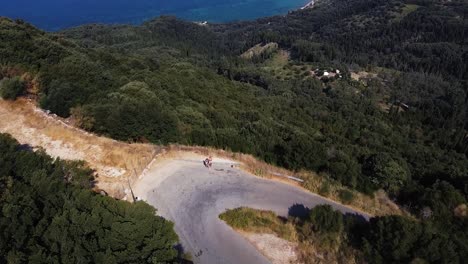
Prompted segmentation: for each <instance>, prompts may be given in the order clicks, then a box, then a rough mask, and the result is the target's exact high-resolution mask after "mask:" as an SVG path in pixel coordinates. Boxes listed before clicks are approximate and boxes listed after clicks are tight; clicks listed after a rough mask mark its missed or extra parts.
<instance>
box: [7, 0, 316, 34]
mask: <svg viewBox="0 0 468 264" xmlns="http://www.w3.org/2000/svg"><path fill="white" fill-rule="evenodd" d="M307 2H309V0H0V16H6V17H10V18H21V19H23V20H26V21H28V22H30V23H32V24H34V25H35V26H37V27H39V28H42V29H44V30H49V31H55V30H60V29H63V28H67V27H73V26H78V25H81V24H87V23H132V24H139V23H141V22H143V21H145V20H148V19H151V18H154V17H157V16H160V15H175V16H177V17H179V18H182V19H185V20H190V21H208V22H229V21H236V20H250V19H255V18H260V17H266V16H272V15H281V14H286V13H288V11H291V10H295V9H298V8H300V7H302V6H304V5H306V4H307Z"/></svg>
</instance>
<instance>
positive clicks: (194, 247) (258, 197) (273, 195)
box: [135, 160, 368, 264]
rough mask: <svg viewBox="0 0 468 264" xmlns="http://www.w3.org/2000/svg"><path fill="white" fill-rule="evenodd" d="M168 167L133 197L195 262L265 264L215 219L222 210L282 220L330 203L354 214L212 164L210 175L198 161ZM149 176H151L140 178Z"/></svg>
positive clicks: (309, 195) (281, 185)
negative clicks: (167, 224) (259, 212)
mask: <svg viewBox="0 0 468 264" xmlns="http://www.w3.org/2000/svg"><path fill="white" fill-rule="evenodd" d="M171 163H172V164H171V166H173V167H174V166H175V168H176V169H175V170H171V173H170V175H164V179H163V180H159V181H157V180H155V181H152V180H151V178H147V179H145V181H144V182H142V183H139V184H144V185H145V186H144V190H145V192H146V191H147V193H145V194H141V193H140V194H138V193H137V195H140V197H144V199H146V200H147V202H148V203H149V204H151V205H153V206H154V207H156V208H157V209H158V214H159V215H161V216H163V217H165V218H167V219H170V220H172V221H174V222H175V229H176V232H177V233H178V235H179V237H180V239H181V241H182V245H183V247H184V250H186V251H188V252H191V253H192V256H193V259H194V262H195V263H203V264H205V263H206V264H217V263H223V264H230V263H231V264H239V263H249V264H255V263H269V261H268V259H266V258H265V257H264V256H263V255H262V254H261V253H260V252H258V251H257V250H256V249H255V248H254V247H253V246H252V245H251V244H250V243H249V242H248V241H247V240H245V239H244V238H243V237H242V236H241V235H239V234H238V233H236V232H235V231H233V230H232V229H231V228H230V227H229V226H228V225H226V224H225V223H224V222H223V221H221V220H219V218H218V215H219V214H220V213H222V212H224V211H225V210H226V209H232V208H236V207H240V206H247V207H252V208H257V209H266V210H272V211H275V212H276V213H278V214H279V215H283V216H287V215H288V211H289V208H290V207H291V206H293V205H295V204H301V205H304V206H306V207H308V208H312V207H314V206H315V205H318V204H330V205H332V206H333V207H334V208H335V209H338V210H340V211H342V212H343V213H355V212H354V211H353V210H352V209H349V208H347V207H344V206H342V205H340V204H335V203H332V202H330V201H328V200H325V199H323V198H321V197H319V196H317V195H314V194H312V193H308V192H306V191H303V190H301V189H299V188H297V187H294V186H290V185H287V184H284V183H281V182H276V181H271V180H266V179H262V178H258V177H255V176H251V175H249V174H247V173H244V172H242V171H240V170H237V169H233V168H231V166H230V164H227V163H215V164H214V165H213V168H211V169H210V170H208V169H207V168H205V167H204V166H203V164H202V162H201V161H195V160H174V161H171ZM174 163H176V164H174ZM161 173H162V172H161ZM151 176H152V175H151V173H150V174H149V175H147V176H145V178H146V177H151ZM153 176H154V175H153ZM153 182H154V185H153ZM135 189H138V187H137V188H135ZM364 217H365V218H368V217H367V216H364Z"/></svg>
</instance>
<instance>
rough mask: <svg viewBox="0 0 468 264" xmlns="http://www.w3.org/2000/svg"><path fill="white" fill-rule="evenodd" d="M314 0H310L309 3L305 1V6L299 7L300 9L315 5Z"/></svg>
mask: <svg viewBox="0 0 468 264" xmlns="http://www.w3.org/2000/svg"><path fill="white" fill-rule="evenodd" d="M315 1H316V0H312V1H310V2H309V3H307V4H306V5H305V6H303V7H301V10H304V9H307V8H312V7H313V6H314V5H315Z"/></svg>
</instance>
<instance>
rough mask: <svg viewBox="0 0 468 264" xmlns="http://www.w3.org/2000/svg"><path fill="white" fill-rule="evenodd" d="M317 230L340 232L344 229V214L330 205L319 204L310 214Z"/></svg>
mask: <svg viewBox="0 0 468 264" xmlns="http://www.w3.org/2000/svg"><path fill="white" fill-rule="evenodd" d="M309 220H310V222H311V223H312V224H313V229H314V231H315V232H319V233H329V232H331V233H339V232H341V231H342V230H343V226H344V225H343V215H342V214H341V212H338V211H335V210H333V208H332V207H331V206H330V205H318V206H316V207H314V208H313V209H312V210H311V211H310V214H309Z"/></svg>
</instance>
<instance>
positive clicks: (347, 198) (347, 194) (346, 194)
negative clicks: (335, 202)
mask: <svg viewBox="0 0 468 264" xmlns="http://www.w3.org/2000/svg"><path fill="white" fill-rule="evenodd" d="M338 197H339V198H340V200H341V202H342V203H344V204H350V203H351V202H352V201H353V200H354V194H353V193H352V192H351V191H349V190H340V192H339V193H338Z"/></svg>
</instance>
